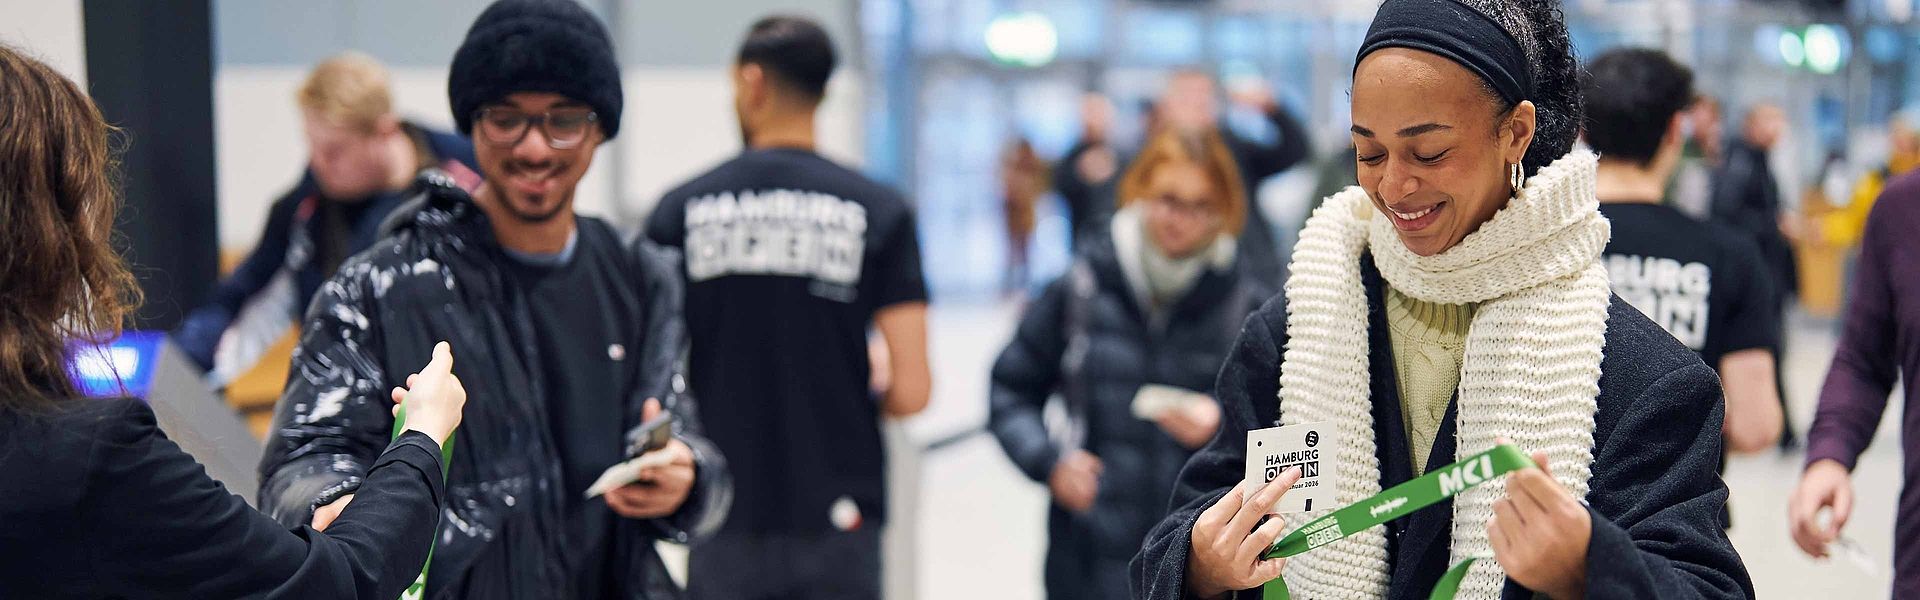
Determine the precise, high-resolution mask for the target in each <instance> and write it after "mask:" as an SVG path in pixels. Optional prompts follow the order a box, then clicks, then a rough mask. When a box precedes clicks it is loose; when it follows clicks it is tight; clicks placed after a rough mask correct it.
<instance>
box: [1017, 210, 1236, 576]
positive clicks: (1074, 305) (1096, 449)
mask: <svg viewBox="0 0 1920 600" xmlns="http://www.w3.org/2000/svg"><path fill="white" fill-rule="evenodd" d="M1083 241H1084V242H1085V243H1084V244H1083V248H1082V251H1081V255H1080V258H1079V259H1078V260H1077V261H1076V266H1075V268H1074V271H1071V272H1069V273H1068V274H1067V275H1066V276H1063V277H1061V278H1060V279H1059V280H1056V281H1054V282H1053V283H1052V284H1050V285H1048V286H1047V287H1046V289H1045V291H1043V292H1042V293H1041V295H1040V297H1039V298H1038V299H1037V300H1035V301H1034V302H1033V303H1032V304H1031V305H1030V306H1029V307H1028V308H1027V313H1026V315H1025V316H1024V317H1022V318H1021V321H1020V325H1019V329H1018V330H1017V331H1016V332H1015V333H1014V338H1013V340H1012V341H1011V342H1009V343H1008V344H1007V347H1006V349H1005V350H1004V351H1002V352H1001V354H1000V358H999V360H997V361H996V362H995V363H994V366H993V383H992V391H991V395H992V397H991V417H990V422H989V427H990V428H991V429H992V431H993V434H994V435H995V436H996V437H998V438H999V440H1000V445H1001V446H1002V447H1003V448H1004V449H1005V450H1006V452H1007V456H1008V457H1009V458H1010V459H1012V460H1013V462H1014V464H1015V465H1018V466H1019V468H1020V470H1021V471H1024V472H1025V473H1026V474H1027V476H1028V477H1031V478H1033V479H1034V480H1035V481H1039V482H1042V483H1045V482H1046V481H1047V478H1048V475H1050V474H1051V473H1052V471H1053V466H1054V463H1055V462H1056V461H1057V460H1058V459H1059V457H1060V456H1061V455H1062V454H1063V453H1065V452H1066V451H1067V450H1066V449H1065V448H1063V447H1062V446H1063V443H1066V444H1070V443H1074V442H1071V441H1069V442H1061V441H1060V440H1061V439H1062V438H1063V433H1064V432H1061V431H1051V432H1050V431H1048V428H1047V425H1046V424H1043V422H1042V418H1041V413H1042V410H1043V407H1044V405H1045V404H1046V402H1047V399H1048V397H1050V396H1052V395H1053V394H1055V393H1060V394H1062V396H1063V399H1067V404H1069V405H1078V406H1082V407H1084V408H1083V409H1080V410H1078V411H1074V412H1081V413H1082V414H1080V415H1079V416H1077V417H1076V418H1075V419H1073V420H1074V421H1075V422H1076V423H1077V424H1078V426H1070V427H1069V428H1071V429H1075V430H1080V429H1082V428H1084V435H1081V434H1079V433H1078V431H1076V433H1075V434H1070V435H1066V436H1064V437H1079V438H1083V439H1084V441H1082V442H1079V443H1078V445H1077V447H1079V448H1083V449H1085V450H1087V451H1088V452H1091V453H1093V454H1094V455H1095V456H1097V457H1099V459H1100V461H1101V462H1102V463H1103V466H1104V467H1105V470H1104V471H1103V473H1102V475H1101V479H1100V492H1099V495H1098V497H1097V499H1096V500H1095V502H1094V506H1093V509H1092V510H1091V511H1090V512H1089V513H1088V514H1085V515H1074V514H1072V513H1069V512H1067V511H1066V510H1064V509H1062V508H1060V507H1059V505H1053V506H1052V507H1051V508H1050V509H1049V514H1048V534H1049V538H1050V540H1049V545H1048V549H1047V566H1046V583H1047V593H1048V596H1049V597H1050V598H1054V599H1056V600H1057V599H1059V598H1078V597H1084V598H1124V597H1126V596H1127V579H1126V568H1127V560H1128V559H1129V558H1131V557H1132V556H1133V553H1134V552H1135V551H1136V550H1138V549H1139V548H1140V543H1141V540H1142V539H1143V538H1144V536H1145V535H1146V534H1147V531H1148V530H1149V529H1151V528H1152V527H1153V525H1154V524H1155V523H1157V522H1159V520H1160V518H1161V517H1162V516H1164V515H1165V514H1166V509H1167V498H1168V495H1169V494H1170V493H1171V490H1172V489H1173V482H1174V478H1175V477H1176V476H1177V475H1178V474H1179V473H1180V467H1181V466H1182V465H1184V464H1185V463H1186V461H1187V457H1188V456H1189V455H1191V454H1192V451H1190V450H1188V449H1186V448H1184V447H1181V446H1180V445H1179V444H1178V443H1176V442H1175V441H1174V440H1173V438H1172V437H1169V436H1168V435H1167V434H1166V432H1164V431H1162V430H1161V429H1160V428H1159V426H1158V425H1155V424H1154V423H1153V422H1151V421H1146V420H1142V419H1139V418H1136V417H1135V416H1134V415H1133V413H1132V411H1131V406H1132V403H1133V399H1134V395H1135V393H1137V392H1138V391H1139V390H1140V387H1141V386H1142V385H1144V384H1149V383H1156V384H1163V385H1170V386H1174V387H1179V388H1184V389H1188V390H1193V391H1196V392H1201V393H1205V394H1212V393H1213V383H1214V378H1215V376H1216V375H1217V374H1218V373H1219V371H1220V365H1221V363H1222V362H1223V361H1224V360H1225V358H1226V355H1227V351H1228V350H1229V349H1231V348H1232V344H1233V336H1234V335H1235V334H1237V333H1238V331H1239V323H1240V322H1241V321H1242V320H1243V319H1245V318H1246V316H1247V314H1248V313H1251V312H1252V311H1253V310H1254V309H1255V308H1258V307H1259V305H1260V302H1261V301H1262V300H1265V299H1266V297H1267V296H1268V295H1269V293H1268V292H1267V291H1266V290H1265V289H1264V288H1262V287H1261V286H1260V285H1259V284H1257V283H1255V282H1254V281H1253V280H1252V279H1251V278H1248V277H1246V276H1245V275H1244V271H1243V270H1241V269H1239V268H1236V265H1232V264H1227V265H1224V266H1222V267H1221V268H1210V269H1209V270H1208V271H1206V272H1205V273H1204V274H1202V275H1201V276H1200V278H1199V280H1198V281H1197V282H1196V283H1195V284H1194V286H1193V289H1191V290H1189V291H1188V292H1187V294H1186V295H1185V297H1183V298H1181V299H1180V300H1179V301H1178V302H1176V303H1175V304H1174V306H1173V308H1172V312H1171V313H1169V315H1168V318H1167V319H1165V321H1166V323H1168V325H1167V326H1166V327H1164V328H1155V327H1153V326H1152V325H1150V321H1152V319H1150V318H1149V317H1148V315H1147V313H1146V311H1145V310H1143V308H1142V306H1141V301H1140V300H1138V299H1137V298H1138V296H1137V295H1136V292H1135V291H1134V286H1133V285H1130V284H1129V280H1128V277H1129V276H1128V275H1127V274H1126V269H1124V268H1123V267H1122V266H1121V264H1120V256H1121V253H1120V252H1118V251H1116V250H1115V245H1114V241H1113V236H1112V235H1110V234H1109V235H1101V236H1089V237H1088V238H1086V239H1085V240H1083ZM1134 251H1137V249H1135V250H1134ZM1134 260H1137V259H1134ZM1076 277H1079V278H1081V281H1079V282H1076V281H1075V279H1076ZM1075 330H1079V331H1080V332H1082V333H1080V334H1076V333H1074V331H1075ZM1075 338H1080V339H1081V340H1082V341H1081V342H1075V341H1074V340H1075ZM1070 346H1072V347H1075V349H1074V350H1069V347H1070ZM1082 347H1083V348H1084V350H1082V349H1081V348H1082ZM1070 352H1071V353H1074V354H1079V353H1081V352H1084V355H1083V358H1082V359H1081V360H1079V361H1078V364H1079V365H1080V366H1079V368H1077V369H1073V368H1072V367H1063V364H1065V363H1067V362H1072V361H1067V360H1065V359H1066V358H1067V356H1068V355H1069V353H1070ZM1070 370H1071V371H1076V373H1069V372H1068V371H1070Z"/></svg>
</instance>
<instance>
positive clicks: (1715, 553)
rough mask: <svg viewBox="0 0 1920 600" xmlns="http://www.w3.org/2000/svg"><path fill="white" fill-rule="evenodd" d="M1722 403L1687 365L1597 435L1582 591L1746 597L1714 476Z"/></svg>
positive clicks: (1705, 373) (1723, 494)
mask: <svg viewBox="0 0 1920 600" xmlns="http://www.w3.org/2000/svg"><path fill="white" fill-rule="evenodd" d="M1724 410H1725V405H1724V403H1723V402H1722V401H1721V398H1720V381H1719V379H1718V378H1716V377H1715V376H1714V374H1713V370H1712V369H1708V368H1707V367H1706V365H1704V364H1700V363H1698V362H1694V363H1692V364H1689V365H1687V366H1685V367H1681V368H1679V369H1676V370H1674V371H1671V372H1668V373H1667V374H1665V375H1664V376H1661V377H1660V378H1659V379H1657V380H1655V381H1654V382H1653V383H1652V384H1651V385H1649V386H1647V388H1646V389H1645V390H1643V391H1642V392H1641V393H1640V395H1639V397H1638V398H1636V399H1634V400H1633V402H1632V404H1631V405H1630V406H1629V407H1627V408H1626V409H1624V410H1621V411H1620V412H1619V414H1620V417H1619V420H1618V421H1617V422H1616V423H1615V424H1614V425H1613V427H1612V428H1611V431H1612V432H1613V433H1612V434H1611V435H1609V436H1608V439H1606V440H1604V441H1601V440H1596V441H1597V442H1599V444H1598V445H1597V446H1596V447H1595V448H1594V451H1593V477H1592V478H1591V479H1590V480H1589V487H1590V488H1591V489H1594V490H1606V494H1605V495H1600V494H1590V495H1589V499H1590V500H1591V501H1592V502H1593V506H1592V511H1593V514H1594V518H1593V520H1592V523H1593V533H1592V537H1591V538H1589V540H1588V542H1587V597H1588V598H1594V599H1607V598H1752V597H1753V581H1752V579H1750V578H1749V577H1748V575H1747V570H1746V567H1745V566H1744V565H1743V564H1742V563H1741V561H1740V555H1739V553H1737V552H1735V551H1734V548H1733V543H1732V542H1730V541H1728V540H1727V534H1726V531H1725V530H1722V529H1721V528H1720V520H1719V515H1720V509H1721V507H1723V506H1725V505H1726V502H1727V487H1726V485H1724V484H1722V483H1721V481H1720V476H1719V474H1718V473H1716V469H1717V468H1718V466H1719V461H1720V454H1721V441H1720V420H1721V418H1722V414H1723V411H1724Z"/></svg>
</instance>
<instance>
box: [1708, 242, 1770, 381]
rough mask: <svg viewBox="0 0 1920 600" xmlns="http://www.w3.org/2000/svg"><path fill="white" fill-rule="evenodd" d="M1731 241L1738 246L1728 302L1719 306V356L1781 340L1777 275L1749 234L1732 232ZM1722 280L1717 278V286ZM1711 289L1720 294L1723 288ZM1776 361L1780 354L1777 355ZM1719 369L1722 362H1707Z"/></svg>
mask: <svg viewBox="0 0 1920 600" xmlns="http://www.w3.org/2000/svg"><path fill="white" fill-rule="evenodd" d="M1727 237H1728V241H1729V242H1732V243H1733V246H1734V248H1735V250H1733V251H1732V252H1730V253H1729V254H1728V255H1727V262H1726V264H1725V267H1724V268H1726V269H1727V270H1728V273H1727V275H1728V277H1727V278H1726V280H1725V282H1726V288H1727V289H1726V292H1725V293H1726V298H1727V300H1726V302H1725V303H1724V304H1722V305H1721V306H1719V307H1716V308H1717V309H1719V310H1723V311H1725V314H1724V315H1722V318H1719V319H1714V321H1717V323H1716V324H1717V325H1720V329H1719V331H1717V332H1715V335H1714V337H1717V338H1719V348H1718V350H1719V352H1718V353H1717V354H1716V355H1717V356H1726V355H1728V354H1732V353H1734V352H1739V351H1741V350H1752V349H1754V348H1776V347H1778V346H1779V343H1780V336H1781V333H1780V312H1779V308H1778V307H1777V306H1776V302H1775V300H1774V298H1775V295H1774V292H1773V276H1772V275H1771V274H1769V273H1768V272H1767V267H1766V265H1765V264H1763V263H1761V262H1760V248H1759V246H1757V245H1755V244H1754V243H1753V241H1752V240H1749V239H1746V238H1745V237H1738V236H1734V235H1729V236H1727ZM1719 286H1720V284H1719V283H1718V282H1716V284H1715V287H1716V288H1718V287H1719ZM1710 293H1714V294H1718V293H1720V290H1719V289H1715V290H1713V291H1712V292H1710ZM1774 358H1775V359H1776V361H1777V360H1778V359H1779V358H1780V357H1777V356H1776V357H1774ZM1707 366H1708V367H1712V368H1714V369H1719V368H1720V365H1707Z"/></svg>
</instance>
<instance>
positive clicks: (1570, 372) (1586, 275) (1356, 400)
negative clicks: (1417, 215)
mask: <svg viewBox="0 0 1920 600" xmlns="http://www.w3.org/2000/svg"><path fill="white" fill-rule="evenodd" d="M1594 164H1595V159H1594V156H1593V154H1592V153H1590V152H1585V151H1577V152H1574V153H1572V154H1569V155H1567V156H1566V157H1563V158H1561V159H1560V160H1558V161H1555V162H1554V163H1553V164H1552V165H1549V166H1548V167H1546V168H1544V169H1541V170H1540V172H1539V174H1538V175H1535V176H1534V177H1532V178H1531V179H1529V180H1528V182H1527V186H1526V188H1525V189H1523V190H1521V191H1520V193H1519V194H1517V195H1516V196H1515V197H1514V198H1513V199H1512V200H1511V201H1509V202H1508V204H1507V206H1506V207H1505V208H1503V209H1501V210H1500V211H1499V212H1498V213H1496V214H1494V216H1493V218H1492V219H1490V220H1488V221H1487V222H1486V223H1484V224H1482V225H1481V226H1480V229H1479V230H1477V231H1476V232H1474V233H1473V234H1471V235H1468V236H1467V237H1466V238H1465V239H1463V240H1461V242H1460V243H1459V244H1458V245H1455V246H1454V247H1452V248H1450V249H1448V250H1447V251H1445V252H1442V253H1440V254H1437V255H1434V256H1428V257H1422V256H1418V255H1415V254H1414V253H1413V252H1412V251H1410V250H1408V249H1407V248H1406V246H1404V245H1402V244H1401V243H1400V241H1399V239H1398V237H1397V235H1396V234H1395V233H1394V229H1393V225H1392V224H1391V223H1389V222H1388V221H1387V220H1386V219H1385V218H1384V217H1380V216H1378V214H1377V212H1376V210H1375V209H1374V207H1373V205H1372V203H1371V202H1370V201H1369V199H1368V198H1367V195H1366V193H1365V192H1364V191H1362V190H1361V189H1360V188H1357V187H1356V188H1348V189H1347V190H1345V191H1343V192H1341V193H1339V194H1335V195H1334V196H1332V197H1331V198H1328V199H1327V202H1326V203H1325V204H1324V205H1323V206H1321V207H1320V208H1319V209H1318V210H1316V211H1314V214H1313V217H1312V218H1311V219H1309V220H1308V221H1307V226H1306V228H1305V230H1303V231H1302V232H1301V236H1300V242H1299V244H1298V246H1296V248H1295V250H1294V262H1293V265H1292V273H1293V275H1292V278H1291V279H1290V280H1289V281H1288V282H1287V285H1286V302H1287V334H1288V337H1289V341H1288V342H1287V345H1286V348H1285V349H1284V350H1283V353H1282V355H1281V370H1280V371H1281V375H1280V411H1281V422H1282V424H1287V425H1292V424H1297V423H1312V422H1322V421H1325V422H1331V423H1332V424H1333V428H1334V430H1336V431H1338V432H1340V434H1341V438H1340V440H1341V441H1340V447H1339V448H1337V449H1335V450H1334V451H1332V452H1329V453H1327V454H1326V455H1323V456H1326V458H1325V459H1324V461H1323V462H1325V463H1326V465H1325V467H1324V468H1329V469H1337V473H1338V474H1339V485H1338V486H1336V488H1335V491H1336V494H1335V496H1336V500H1337V501H1336V502H1335V503H1334V504H1333V506H1343V505H1346V504H1350V503H1353V502H1356V501H1359V500H1361V499H1363V498H1366V497H1367V496H1371V495H1373V494H1376V493H1379V491H1380V479H1379V473H1380V464H1379V460H1378V459H1377V458H1376V456H1375V444H1374V431H1373V425H1374V424H1373V416H1372V413H1371V407H1372V398H1371V393H1370V390H1369V389H1368V388H1369V385H1368V382H1369V380H1370V378H1369V370H1368V349H1367V345H1366V344H1365V340H1367V339H1368V338H1367V310H1368V307H1367V300H1366V292H1365V289H1364V288H1363V286H1362V285H1361V282H1360V260H1361V257H1362V254H1363V253H1364V252H1365V251H1368V250H1371V251H1372V253H1373V261H1374V264H1375V265H1376V266H1377V267H1379V269H1380V274H1381V276H1382V277H1384V278H1385V279H1386V281H1387V283H1388V285H1391V286H1392V287H1393V288H1394V289H1397V290H1399V291H1400V292H1401V293H1404V294H1406V295H1408V296H1411V297H1413V298H1415V299H1419V300H1423V301H1427V302H1437V303H1442V304H1466V303H1476V302H1477V303H1480V305H1479V308H1478V310H1477V311H1476V312H1475V314H1474V316H1473V321H1472V325H1471V328H1470V331H1469V333H1468V334H1467V338H1466V350H1465V353H1464V357H1463V359H1462V361H1461V369H1460V386H1459V394H1460V401H1459V415H1458V432H1459V433H1458V436H1459V437H1458V439H1457V444H1456V448H1457V450H1456V453H1457V454H1456V457H1464V456H1468V455H1472V454H1475V453H1478V452H1482V451H1485V450H1487V449H1489V448H1492V447H1493V444H1494V440H1495V439H1496V438H1499V437H1506V438H1508V439H1510V440H1512V442H1513V443H1514V444H1515V445H1517V446H1519V447H1520V448H1521V449H1523V450H1526V451H1530V452H1531V451H1542V452H1546V453H1547V455H1548V457H1549V463H1550V465H1551V467H1552V472H1553V474H1554V477H1555V478H1556V479H1558V480H1559V481H1560V483H1561V484H1563V485H1565V486H1567V489H1569V490H1571V491H1572V492H1573V493H1574V495H1575V496H1580V497H1584V496H1585V495H1586V492H1587V478H1588V476H1589V475H1590V474H1591V473H1592V471H1591V463H1592V460H1593V415H1594V410H1595V404H1594V398H1595V397H1596V396H1597V395H1598V394H1599V392H1600V387H1599V383H1598V382H1599V378H1600V358H1601V348H1602V346H1603V344H1604V343H1605V337H1606V316H1607V304H1608V288H1607V275H1606V270H1605V268H1603V267H1602V266H1601V265H1600V264H1599V262H1598V258H1599V255H1600V251H1601V249H1602V248H1603V247H1604V246H1605V245H1606V241H1607V236H1608V227H1607V222H1606V219H1605V218H1603V217H1601V216H1600V213H1599V210H1598V202H1597V201H1596V200H1595V197H1594V191H1593V180H1594ZM1356 340H1358V341H1360V343H1355V342H1356ZM1393 433H1394V434H1395V435H1398V434H1399V432H1393ZM1505 492H1506V483H1505V480H1504V479H1496V480H1494V481H1490V482H1488V483H1486V484H1483V485H1480V486H1479V487H1476V488H1473V489H1471V490H1467V491H1466V492H1463V493H1461V494H1460V495H1459V496H1456V497H1455V498H1454V503H1453V530H1452V534H1451V541H1452V547H1451V549H1450V552H1449V560H1450V561H1451V562H1458V561H1460V560H1462V559H1465V558H1469V557H1475V556H1480V557H1489V556H1492V555H1493V552H1492V546H1491V545H1490V543H1489V542H1488V541H1487V534H1486V524H1487V521H1488V520H1489V519H1490V518H1492V516H1493V503H1494V502H1495V501H1496V500H1498V499H1499V498H1501V497H1503V496H1504V495H1505ZM1322 514H1325V513H1324V512H1316V513H1313V514H1309V515H1307V516H1306V517H1305V518H1294V519H1290V521H1292V524H1294V525H1296V526H1297V525H1298V524H1301V523H1306V522H1307V521H1309V520H1311V519H1312V518H1314V517H1318V516H1320V515H1322ZM1387 575H1388V573H1387V548H1386V537H1385V533H1384V532H1383V530H1382V528H1379V527H1375V528H1373V529H1370V530H1367V531H1363V532H1360V533H1357V534H1354V535H1353V536H1350V537H1348V538H1346V539H1343V540H1340V541H1338V542H1334V543H1332V544H1328V545H1326V546H1322V547H1320V548H1316V549H1315V550H1313V551H1311V552H1308V553H1305V554H1302V555H1299V556H1295V557H1293V558H1292V559H1289V561H1288V563H1287V568H1286V575H1285V577H1286V579H1287V583H1288V585H1289V586H1290V587H1292V589H1293V590H1294V591H1295V596H1296V597H1301V598H1377V597H1380V596H1381V595H1383V594H1385V592H1386V589H1387ZM1504 583H1505V572H1504V571H1503V570H1501V568H1500V565H1499V564H1498V563H1497V562H1495V561H1493V560H1482V561H1478V562H1476V563H1475V564H1474V566H1473V569H1472V570H1471V571H1470V573H1469V574H1468V576H1467V578H1466V580H1465V581H1464V582H1463V584H1462V585H1461V588H1460V597H1462V598H1497V597H1499V595H1500V590H1501V587H1502V586H1503V585H1504Z"/></svg>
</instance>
